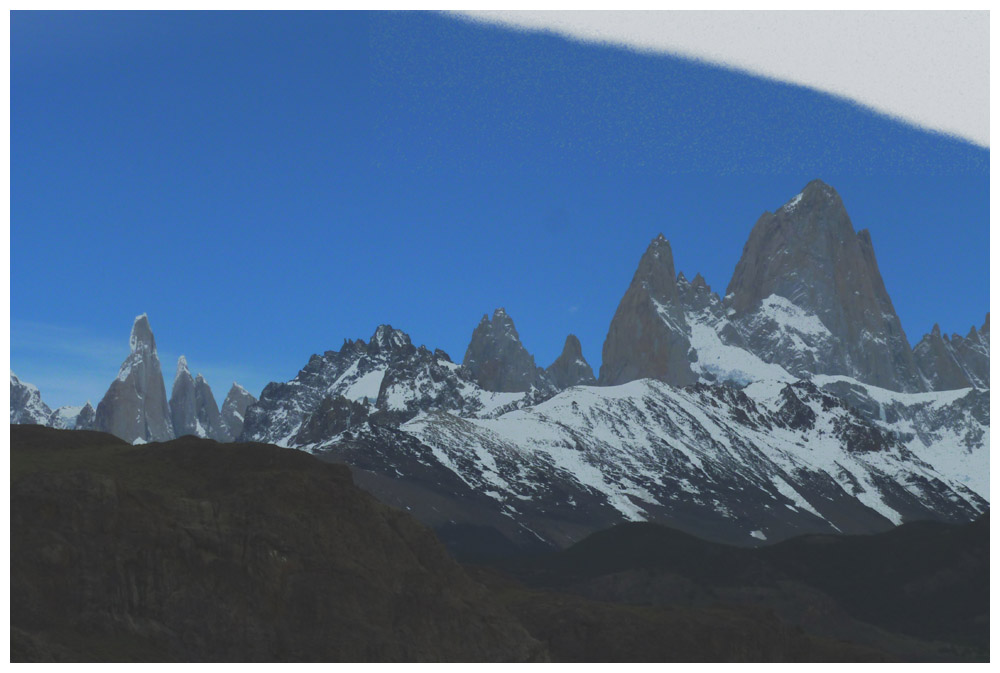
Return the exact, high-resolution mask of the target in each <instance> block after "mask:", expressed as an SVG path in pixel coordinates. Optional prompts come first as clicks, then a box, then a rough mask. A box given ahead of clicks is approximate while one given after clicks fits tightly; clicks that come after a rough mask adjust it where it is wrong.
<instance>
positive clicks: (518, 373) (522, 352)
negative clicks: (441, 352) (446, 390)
mask: <svg viewBox="0 0 1000 673" xmlns="http://www.w3.org/2000/svg"><path fill="white" fill-rule="evenodd" d="M462 365H463V366H465V367H467V368H468V369H469V371H470V372H472V376H473V378H474V380H475V382H476V383H477V384H478V385H479V387H480V388H482V389H484V390H492V391H494V392H498V393H524V392H528V390H530V389H531V387H532V386H533V385H535V384H536V383H537V382H538V379H539V369H538V367H537V366H536V365H535V358H534V357H533V356H532V355H531V353H529V352H528V351H527V349H526V348H525V347H524V345H523V344H522V343H521V338H520V337H519V336H518V334H517V329H516V328H515V327H514V321H513V320H512V319H511V317H510V316H509V315H507V311H505V310H504V309H503V308H498V309H497V310H495V311H494V312H493V319H492V320H491V319H489V318H488V317H487V316H486V315H485V314H484V315H483V319H482V320H480V321H479V325H477V326H476V329H475V330H473V332H472V340H471V341H470V342H469V347H468V348H467V349H466V351H465V357H464V358H463V359H462Z"/></svg>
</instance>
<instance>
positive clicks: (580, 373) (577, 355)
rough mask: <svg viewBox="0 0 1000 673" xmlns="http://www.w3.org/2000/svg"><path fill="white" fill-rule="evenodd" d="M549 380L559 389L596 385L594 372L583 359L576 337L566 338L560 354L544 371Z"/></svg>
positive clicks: (581, 348)
mask: <svg viewBox="0 0 1000 673" xmlns="http://www.w3.org/2000/svg"><path fill="white" fill-rule="evenodd" d="M545 374H546V375H547V376H548V378H549V380H550V381H552V383H553V384H555V386H556V387H557V388H559V389H565V388H569V387H571V386H581V385H582V386H592V385H594V384H596V383H597V379H596V378H595V377H594V370H593V369H592V368H591V367H590V365H589V364H588V363H587V360H586V359H584V357H583V347H582V346H580V340H579V339H577V338H576V335H574V334H570V335H569V336H567V337H566V343H565V344H564V345H563V350H562V353H561V354H560V355H559V357H558V358H556V360H555V362H553V363H552V364H551V365H549V367H548V369H546V370H545Z"/></svg>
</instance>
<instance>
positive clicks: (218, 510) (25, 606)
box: [10, 427, 545, 662]
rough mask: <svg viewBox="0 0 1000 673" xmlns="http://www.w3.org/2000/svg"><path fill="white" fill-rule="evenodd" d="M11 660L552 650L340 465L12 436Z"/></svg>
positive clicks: (409, 657)
mask: <svg viewBox="0 0 1000 673" xmlns="http://www.w3.org/2000/svg"><path fill="white" fill-rule="evenodd" d="M11 463H12V466H13V467H12V480H11V548H12V550H13V554H12V557H11V593H10V608H11V627H12V628H11V641H12V645H11V658H12V659H13V660H20V661H23V660H36V661H37V660H49V661H52V660H55V661H129V660H132V661H135V660H141V661H235V660H239V661H286V662H287V661H293V662H294V661H326V662H329V661H526V660H539V659H543V658H544V657H545V650H544V648H543V646H541V645H540V644H539V643H538V642H537V641H535V640H533V639H532V638H531V637H530V636H528V634H527V633H526V632H525V630H524V629H523V628H522V627H521V626H520V625H519V624H518V623H517V622H516V621H515V620H514V618H513V617H512V616H511V615H510V614H509V613H508V612H507V611H506V610H504V609H503V608H502V607H501V606H500V605H499V604H498V603H497V602H496V600H495V599H494V598H493V597H492V596H491V595H490V594H489V593H488V592H487V591H486V590H485V589H484V588H483V587H482V586H481V585H479V584H477V583H476V582H473V581H472V580H471V579H470V578H469V577H468V576H467V575H466V574H465V572H464V571H463V569H462V568H461V566H459V565H458V564H457V563H456V562H455V561H454V560H452V559H451V558H450V557H449V556H448V554H447V552H446V551H445V549H444V548H443V547H442V546H441V544H440V542H438V540H437V539H436V538H435V536H434V534H433V533H432V532H431V531H429V530H428V529H426V528H424V527H423V526H422V525H420V524H419V523H417V522H416V521H415V520H414V519H413V518H412V517H410V516H409V515H407V514H406V513H404V512H401V511H399V510H394V509H391V508H389V507H386V506H385V505H382V504H380V503H378V502H377V501H376V500H375V499H374V498H373V497H371V496H370V495H368V494H367V493H365V492H364V491H362V490H360V489H359V488H357V487H356V486H355V485H354V484H353V483H352V480H351V474H350V471H349V470H348V469H347V468H346V467H345V466H343V465H330V464H325V463H322V462H320V461H319V460H316V459H315V458H313V457H311V456H309V455H307V454H305V453H302V452H298V451H289V450H282V449H278V448H276V447H273V446H264V445H260V444H240V445H227V444H217V443H213V442H208V441H205V440H203V439H197V438H193V437H184V438H181V439H177V440H174V441H171V442H169V443H166V444H161V445H158V446H155V447H131V446H128V445H126V444H124V443H121V442H119V441H118V440H116V439H115V438H113V437H110V436H108V435H104V434H100V433H76V432H73V433H70V432H65V431H57V430H51V429H48V428H34V427H31V428H28V427H25V428H15V429H12V433H11Z"/></svg>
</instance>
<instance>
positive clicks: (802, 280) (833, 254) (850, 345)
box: [726, 180, 925, 392]
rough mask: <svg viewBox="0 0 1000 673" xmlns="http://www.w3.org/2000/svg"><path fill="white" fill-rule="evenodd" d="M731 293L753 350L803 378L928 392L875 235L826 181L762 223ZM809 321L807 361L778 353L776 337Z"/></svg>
mask: <svg viewBox="0 0 1000 673" xmlns="http://www.w3.org/2000/svg"><path fill="white" fill-rule="evenodd" d="M726 294H727V296H726V303H727V306H728V307H729V308H730V309H731V310H732V312H733V319H734V321H735V322H736V323H737V324H738V326H741V327H742V330H741V331H743V332H744V334H745V336H746V337H747V345H748V347H749V348H750V350H751V351H752V352H754V353H755V354H758V355H759V356H760V357H761V358H763V359H764V360H765V361H767V362H774V363H777V364H780V365H781V366H783V367H785V368H786V369H787V370H788V371H789V372H790V373H792V374H794V375H796V376H805V375H808V374H837V375H844V376H850V377H853V378H855V379H857V380H859V381H862V382H864V383H871V384H873V385H877V386H879V387H882V388H888V389H890V390H896V391H903V392H919V391H922V390H925V385H924V383H923V381H922V380H921V378H920V376H919V374H918V373H917V368H916V365H915V363H914V360H913V354H912V352H911V350H910V346H909V343H908V342H907V339H906V335H905V334H904V333H903V329H902V326H901V325H900V322H899V318H898V317H897V315H896V311H895V309H894V308H893V306H892V301H891V300H890V299H889V295H888V293H887V292H886V289H885V284H884V283H883V281H882V276H881V274H880V273H879V270H878V265H877V263H876V261H875V253H874V250H873V248H872V242H871V236H870V235H869V233H868V231H867V230H862V231H860V232H857V233H855V231H854V227H853V225H852V224H851V220H850V218H849V217H848V215H847V210H846V209H845V208H844V204H843V202H842V201H841V199H840V196H839V195H838V194H837V192H836V191H835V190H834V189H833V188H832V187H830V186H828V185H826V184H824V183H823V182H821V181H819V180H814V181H813V182H810V183H809V184H808V185H806V187H805V189H803V191H802V193H801V194H798V195H797V196H795V197H794V198H793V199H792V200H791V201H789V202H788V203H786V204H785V205H784V206H783V207H781V208H780V209H779V210H778V211H777V212H775V213H764V215H762V216H761V217H760V219H759V220H758V221H757V224H756V225H754V228H753V231H752V232H751V233H750V238H749V240H748V241H747V243H746V245H745V246H744V248H743V255H742V257H741V258H740V261H739V263H738V264H737V265H736V270H735V271H734V272H733V277H732V280H731V281H730V283H729V287H728V289H727V290H726ZM811 317H815V318H817V319H818V325H817V324H811V321H809V320H808V319H809V318H811ZM803 321H804V324H802V325H801V329H800V330H799V332H800V338H801V339H802V341H804V343H805V345H806V347H807V348H806V350H808V351H809V353H808V356H807V357H803V349H802V348H798V349H787V348H775V347H774V344H775V342H776V338H775V334H776V333H777V332H779V331H784V330H783V328H784V327H785V326H786V325H789V324H791V326H792V327H793V328H794V327H795V326H796V324H797V323H800V322H803Z"/></svg>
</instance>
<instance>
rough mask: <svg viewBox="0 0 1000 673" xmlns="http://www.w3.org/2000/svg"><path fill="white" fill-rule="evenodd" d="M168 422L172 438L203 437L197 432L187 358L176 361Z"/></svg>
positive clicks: (182, 357)
mask: <svg viewBox="0 0 1000 673" xmlns="http://www.w3.org/2000/svg"><path fill="white" fill-rule="evenodd" d="M170 422H171V423H172V424H173V426H174V436H176V437H183V436H184V435H194V436H195V437H204V434H202V433H199V432H198V419H197V418H196V413H195V400H194V377H193V376H191V371H190V370H189V369H188V363H187V358H185V357H184V356H183V355H182V356H180V357H179V358H178V359H177V375H176V376H174V387H173V389H172V390H171V392H170Z"/></svg>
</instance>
